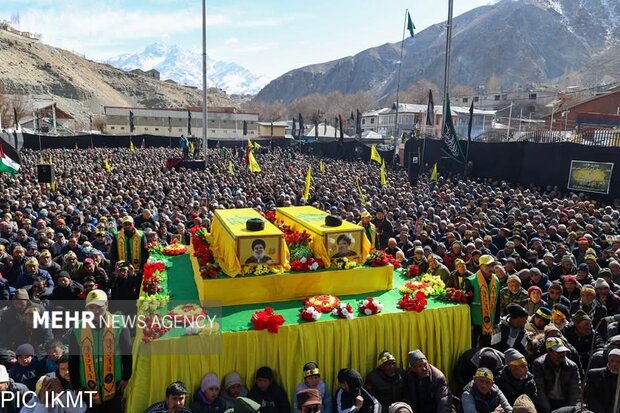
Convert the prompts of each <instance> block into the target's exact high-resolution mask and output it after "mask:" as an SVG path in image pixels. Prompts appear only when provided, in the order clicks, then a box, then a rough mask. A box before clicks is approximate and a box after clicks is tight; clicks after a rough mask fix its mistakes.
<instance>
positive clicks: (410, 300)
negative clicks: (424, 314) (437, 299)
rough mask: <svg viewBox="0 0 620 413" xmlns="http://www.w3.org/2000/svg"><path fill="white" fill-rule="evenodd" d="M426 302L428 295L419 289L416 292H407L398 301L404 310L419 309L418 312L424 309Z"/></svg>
mask: <svg viewBox="0 0 620 413" xmlns="http://www.w3.org/2000/svg"><path fill="white" fill-rule="evenodd" d="M426 304H427V301H426V296H424V293H423V292H422V291H418V292H416V293H415V294H409V293H407V294H405V295H403V298H401V299H400V300H399V301H398V306H399V307H400V308H402V309H403V310H405V311H417V312H418V313H419V312H421V311H422V310H424V308H425V307H426Z"/></svg>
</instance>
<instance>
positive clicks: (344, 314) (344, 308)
mask: <svg viewBox="0 0 620 413" xmlns="http://www.w3.org/2000/svg"><path fill="white" fill-rule="evenodd" d="M332 314H333V315H335V316H338V317H340V318H344V319H347V320H350V319H352V318H353V317H354V315H353V307H351V304H347V303H340V305H338V306H337V307H336V308H334V309H333V310H332Z"/></svg>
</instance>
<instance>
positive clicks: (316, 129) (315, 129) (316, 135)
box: [314, 116, 319, 138]
mask: <svg viewBox="0 0 620 413" xmlns="http://www.w3.org/2000/svg"><path fill="white" fill-rule="evenodd" d="M314 137H315V138H318V137H319V117H318V116H317V117H315V118H314Z"/></svg>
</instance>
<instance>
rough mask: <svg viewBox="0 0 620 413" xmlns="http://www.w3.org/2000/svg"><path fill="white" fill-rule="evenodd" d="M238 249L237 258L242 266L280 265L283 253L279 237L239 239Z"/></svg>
mask: <svg viewBox="0 0 620 413" xmlns="http://www.w3.org/2000/svg"><path fill="white" fill-rule="evenodd" d="M237 248H238V252H237V256H238V257H239V262H241V264H242V265H258V264H262V265H280V259H281V256H282V251H280V248H281V242H280V238H279V237H274V236H258V237H256V238H253V237H243V238H239V240H238V242H237Z"/></svg>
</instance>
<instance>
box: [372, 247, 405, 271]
mask: <svg viewBox="0 0 620 413" xmlns="http://www.w3.org/2000/svg"><path fill="white" fill-rule="evenodd" d="M364 264H365V265H369V266H371V267H384V266H386V265H389V264H392V265H393V266H394V268H400V261H398V260H397V259H396V258H394V257H392V256H391V255H390V254H387V253H386V252H385V251H375V252H373V253H372V254H370V255H369V256H368V257H367V258H366V262H365V263H364Z"/></svg>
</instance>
